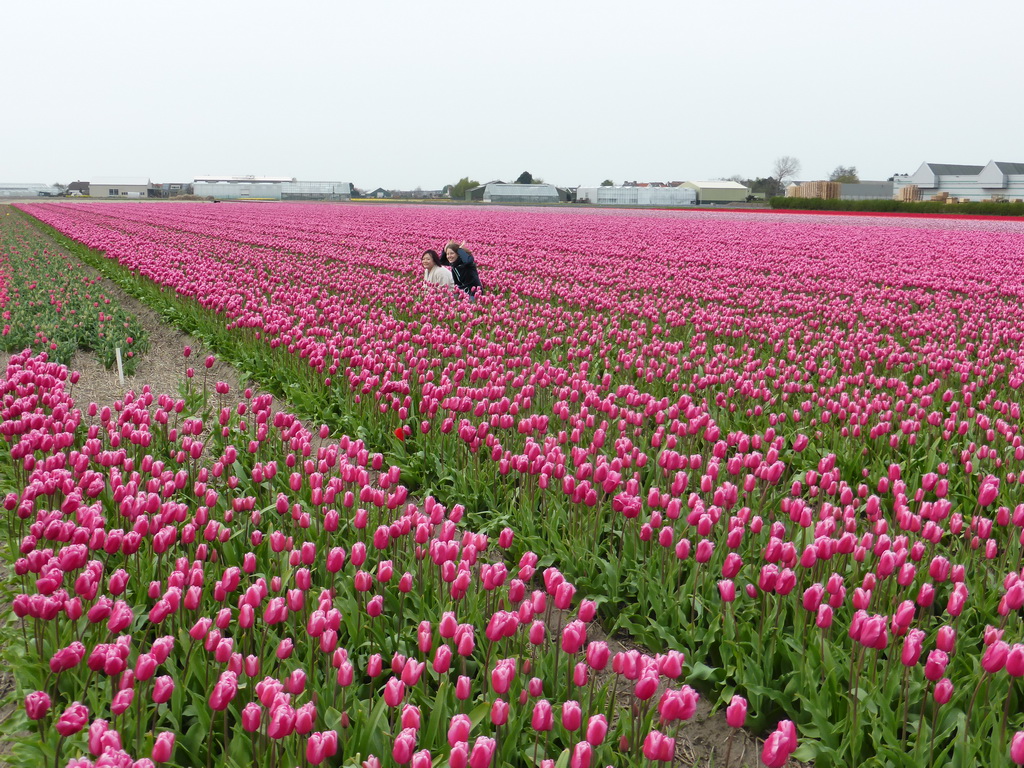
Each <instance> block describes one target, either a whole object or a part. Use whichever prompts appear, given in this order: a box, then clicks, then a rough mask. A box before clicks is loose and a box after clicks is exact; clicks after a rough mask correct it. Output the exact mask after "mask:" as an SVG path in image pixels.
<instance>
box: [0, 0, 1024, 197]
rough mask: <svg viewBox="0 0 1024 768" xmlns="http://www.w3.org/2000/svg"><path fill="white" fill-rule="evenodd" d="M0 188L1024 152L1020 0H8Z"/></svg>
mask: <svg viewBox="0 0 1024 768" xmlns="http://www.w3.org/2000/svg"><path fill="white" fill-rule="evenodd" d="M0 24H2V26H3V28H4V35H3V38H4V44H3V47H2V49H0V61H2V62H3V71H4V75H3V78H2V86H0V100H2V102H0V103H2V104H3V108H2V116H0V181H6V182H42V183H52V182H63V183H68V182H70V181H74V180H76V179H81V180H84V181H88V180H89V179H90V177H101V176H117V175H125V176H148V177H149V178H150V179H151V180H152V181H154V182H168V181H191V180H192V178H194V177H195V176H202V175H219V174H228V175H245V174H254V175H257V176H274V175H281V176H289V177H297V178H299V179H302V180H331V181H351V182H353V183H354V184H356V185H357V186H359V187H361V188H365V189H373V188H375V187H377V186H383V187H386V188H403V189H411V188H414V187H416V186H419V187H422V188H424V189H436V188H440V187H442V186H443V185H445V184H448V183H454V182H455V181H457V180H458V179H459V178H461V177H463V176H467V175H468V176H470V177H471V178H473V179H475V180H477V181H481V182H483V181H489V180H491V179H496V178H500V179H503V180H505V181H513V180H514V179H515V178H516V177H517V176H518V175H519V173H520V172H522V171H523V170H528V171H530V172H531V173H532V174H533V175H534V176H536V177H542V178H543V179H544V180H545V181H549V182H553V183H555V184H559V185H572V186H574V185H577V184H597V183H599V182H600V181H601V180H602V179H605V178H611V179H613V180H614V181H615V182H616V183H621V182H622V181H623V180H627V179H628V180H637V181H668V180H687V179H689V180H697V179H709V178H718V177H724V176H729V175H732V174H734V173H738V174H742V175H744V176H749V177H751V178H753V177H756V176H767V175H769V174H770V173H771V171H772V164H773V162H774V160H775V158H777V157H778V156H780V155H787V154H788V155H793V156H795V157H797V158H798V159H799V160H800V161H801V164H802V170H801V173H800V174H798V178H804V179H811V178H823V177H825V176H827V174H828V173H829V171H831V170H832V169H833V168H834V167H835V166H836V165H839V164H843V165H855V166H856V167H857V169H858V171H859V172H860V177H861V178H862V179H884V178H886V177H888V176H890V175H892V174H893V173H896V172H906V173H912V172H913V171H914V170H915V169H916V168H917V167H918V166H919V165H920V164H921V162H923V161H926V160H927V161H929V162H950V163H970V164H977V165H984V164H985V163H987V162H988V161H989V160H1002V161H1013V162H1024V142H1021V141H1020V137H1021V135H1022V133H1021V130H1022V126H1024V120H1022V118H1024V98H1022V96H1024V85H1022V78H1021V75H1022V67H1024V59H1022V54H1021V52H1020V47H1019V45H1018V44H1016V43H1015V42H1014V40H1016V36H1017V33H1018V32H1019V30H1020V29H1021V27H1022V26H1024V3H1021V2H1020V1H1019V0H999V1H992V2H985V1H984V0H980V2H979V1H978V0H975V2H968V1H967V0H930V1H927V2H921V1H918V0H885V1H879V0H859V1H858V2H839V1H837V0H815V1H814V2H803V1H798V0H758V2H748V0H730V1H729V2H720V1H719V0H703V1H702V2H692V1H691V0H664V1H661V0H658V1H652V2H634V1H633V0H620V1H618V2H605V1H604V0H590V2H585V3H584V2H558V1H557V0H539V1H537V0H517V2H512V3H504V2H480V0H477V1H476V2H450V1H448V0H433V1H431V2H426V1H425V0H420V1H419V2H412V1H406V0H393V1H391V2H389V1H388V0H369V1H368V2H367V1H363V2H349V1H348V0H336V1H335V2H302V0H297V1H293V2H282V1H281V0H273V1H272V2H270V1H265V0H245V1H244V2H237V1H236V0H203V1H202V2H196V1H195V0H175V1H174V2H156V1H154V0H130V1H129V2H121V1H104V0H94V1H93V2H82V0H74V1H73V2H68V1H67V0H50V1H48V2H4V3H3V8H2V14H0Z"/></svg>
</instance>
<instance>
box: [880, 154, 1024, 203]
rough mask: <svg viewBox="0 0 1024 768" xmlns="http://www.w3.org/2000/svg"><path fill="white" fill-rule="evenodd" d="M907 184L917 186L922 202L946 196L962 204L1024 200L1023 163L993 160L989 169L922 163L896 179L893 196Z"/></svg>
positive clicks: (897, 194)
mask: <svg viewBox="0 0 1024 768" xmlns="http://www.w3.org/2000/svg"><path fill="white" fill-rule="evenodd" d="M908 184H915V185H917V187H918V188H919V189H920V191H921V199H922V200H929V199H930V198H932V197H934V196H936V195H942V194H943V193H945V194H946V195H947V196H949V197H956V198H959V199H961V200H974V201H979V200H991V199H992V198H1006V199H1008V200H1018V199H1024V163H1006V162H997V161H995V160H992V161H990V162H989V163H988V165H954V164H950V163H921V167H920V168H918V169H917V170H916V171H915V172H914V173H912V174H910V175H909V176H897V177H896V179H895V185H894V187H895V188H894V191H893V194H894V196H896V197H898V196H899V191H900V189H902V188H903V187H905V186H907V185H908Z"/></svg>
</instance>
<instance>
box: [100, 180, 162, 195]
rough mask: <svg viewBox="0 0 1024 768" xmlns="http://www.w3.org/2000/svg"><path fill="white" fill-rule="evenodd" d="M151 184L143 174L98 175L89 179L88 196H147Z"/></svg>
mask: <svg viewBox="0 0 1024 768" xmlns="http://www.w3.org/2000/svg"><path fill="white" fill-rule="evenodd" d="M151 186H152V185H151V184H150V181H149V179H148V178H146V177H145V176H99V177H97V178H93V179H90V180H89V196H90V197H119V198H139V197H149V189H150V187H151Z"/></svg>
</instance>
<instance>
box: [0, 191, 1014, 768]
mask: <svg viewBox="0 0 1024 768" xmlns="http://www.w3.org/2000/svg"><path fill="white" fill-rule="evenodd" d="M18 208H19V209H20V210H21V211H22V212H23V214H28V215H30V216H31V217H33V218H34V219H35V220H37V221H38V222H40V223H41V226H42V228H43V232H44V233H45V234H46V235H47V236H50V237H53V238H54V240H55V241H56V242H58V243H61V244H65V245H66V246H67V247H68V248H69V249H70V250H71V251H72V252H74V253H77V254H78V255H79V256H80V257H81V258H82V260H83V261H85V262H86V263H87V264H90V265H91V266H92V267H93V268H95V269H98V270H100V271H101V272H102V273H103V274H105V275H107V276H108V277H109V278H111V279H113V280H114V281H115V282H117V283H119V284H120V285H121V286H122V287H123V288H124V289H125V290H127V291H128V292H129V293H132V294H134V295H135V296H137V297H138V298H139V299H140V300H141V301H143V302H145V303H148V304H150V305H151V306H153V307H154V309H156V310H157V311H159V312H161V314H162V315H163V316H164V317H166V318H168V320H169V321H170V322H173V323H175V324H176V325H179V326H180V327H183V328H185V329H186V330H188V331H189V332H193V333H195V334H197V335H198V336H200V337H202V338H204V339H205V340H206V341H208V343H209V344H210V345H211V346H212V347H213V348H214V349H215V350H216V351H217V355H218V356H219V357H221V358H224V359H226V360H229V361H231V362H232V363H234V364H235V365H236V366H237V367H239V368H240V369H241V370H242V371H243V372H244V373H246V374H249V375H251V376H252V378H253V379H254V380H255V381H257V382H259V384H260V385H261V386H262V387H264V388H266V389H267V391H269V392H273V394H274V395H276V396H278V397H279V398H284V400H285V401H286V402H287V404H288V405H287V407H286V410H284V411H282V410H279V409H277V406H276V404H274V405H272V404H271V400H270V398H269V396H265V395H260V394H254V393H252V392H251V391H248V390H247V391H246V392H239V391H236V390H235V389H232V388H230V387H228V386H227V385H226V384H224V385H223V386H222V383H219V382H215V381H212V380H208V377H206V376H204V371H205V370H206V365H207V363H208V362H209V364H211V365H212V360H206V359H197V358H195V357H183V358H182V367H183V369H184V368H188V369H189V372H188V373H187V374H186V376H185V378H184V382H183V385H182V389H181V391H180V392H177V393H155V392H137V393H134V394H133V395H131V396H126V397H125V398H123V399H122V400H119V401H117V402H116V403H97V404H88V403H75V401H74V394H73V389H72V387H71V386H70V381H71V378H72V376H73V375H74V374H73V372H72V371H70V370H69V369H68V368H67V363H68V362H69V360H68V359H65V358H63V357H62V355H64V354H65V353H66V352H67V349H65V347H63V346H61V345H60V344H56V342H53V344H54V346H53V348H50V347H49V346H48V345H47V344H36V343H35V341H33V343H32V344H29V345H28V346H29V349H27V350H26V351H24V352H22V351H21V350H19V349H14V348H13V347H12V346H11V345H8V349H9V351H10V352H12V353H14V356H13V357H12V359H11V363H10V364H9V366H8V369H7V376H6V380H5V383H4V385H3V386H4V389H3V408H4V410H3V411H2V413H0V419H2V420H0V435H2V436H3V438H4V440H5V443H6V447H5V448H4V450H3V454H4V455H3V457H2V458H0V464H2V465H3V467H4V475H3V476H4V477H5V479H6V480H5V486H4V487H5V493H6V499H5V507H6V510H7V520H6V534H7V540H6V544H7V546H6V547H5V554H6V555H7V556H8V559H9V562H10V570H11V573H12V574H13V576H12V577H11V585H12V589H13V595H12V600H13V614H14V616H15V617H16V618H17V619H19V620H20V626H17V625H15V624H13V623H12V630H11V636H10V638H9V639H8V653H9V654H13V655H15V656H16V658H17V663H18V665H19V669H18V672H17V674H16V679H17V684H18V695H19V697H21V698H19V702H23V705H22V706H20V708H19V714H18V718H20V721H19V723H20V724H19V727H22V728H24V729H26V731H27V732H28V733H29V734H30V736H27V737H21V739H20V742H19V745H18V749H20V750H21V751H20V755H21V758H20V759H22V760H24V761H25V762H31V761H32V760H38V759H44V760H46V761H47V762H50V763H53V762H56V763H57V764H61V763H60V761H61V760H64V761H65V762H66V761H68V760H71V761H72V762H71V763H67V764H75V765H86V764H89V763H75V762H74V760H78V759H81V760H86V759H88V760H92V761H100V760H102V759H104V757H103V755H104V754H105V752H106V753H109V754H110V755H117V756H118V757H117V759H120V760H122V762H123V761H124V760H125V759H127V760H128V762H126V763H124V764H126V765H131V764H132V762H131V761H132V760H138V759H143V758H149V759H152V760H154V761H155V762H165V763H168V764H172V765H181V766H187V765H202V764H207V763H208V762H209V761H210V760H211V759H214V760H219V761H221V762H222V763H225V764H228V765H239V766H242V765H251V764H254V763H256V764H261V765H296V764H300V763H303V762H305V763H308V764H311V765H319V764H330V765H358V764H360V763H362V764H364V765H368V766H371V768H376V766H377V765H385V764H392V763H393V764H397V765H405V764H412V765H413V766H415V768H427V766H428V765H444V764H449V765H451V766H452V768H460V766H465V765H471V766H472V767H473V768H487V766H490V765H495V766H497V765H501V764H509V765H516V766H519V765H524V766H527V765H545V766H555V765H557V766H558V768H563V766H568V765H571V766H572V767H573V768H580V767H582V768H589V766H590V765H595V766H596V765H616V766H633V765H635V766H640V765H644V764H647V763H649V762H663V763H666V764H669V763H671V762H673V761H675V762H680V763H681V762H683V761H684V760H685V759H686V755H685V754H683V753H681V751H680V749H679V746H680V744H681V739H682V737H681V736H680V733H685V728H686V723H687V721H688V720H690V719H691V718H692V717H693V715H694V713H695V712H696V711H697V705H698V701H704V702H709V703H710V704H711V705H712V707H713V708H715V709H721V710H724V711H725V712H726V713H727V719H728V725H729V727H730V728H734V729H735V730H736V732H737V734H741V735H737V736H736V737H735V738H736V740H737V744H739V743H740V741H741V740H742V739H744V738H746V737H745V736H743V735H742V734H745V733H751V734H754V735H755V736H757V737H759V742H758V745H757V754H756V755H753V754H751V753H750V752H749V751H748V750H741V749H740V748H739V746H736V748H735V750H734V749H733V747H734V744H733V737H732V736H731V735H728V734H727V735H725V736H723V738H722V741H721V743H720V744H719V745H718V748H717V749H716V751H715V754H714V757H713V764H714V765H731V764H736V765H739V764H740V762H739V761H740V760H741V759H742V760H743V761H744V762H743V764H755V763H751V762H750V761H751V760H753V759H755V757H756V759H759V760H760V761H761V762H762V763H763V764H765V765H769V766H772V765H774V766H782V765H786V764H787V761H789V760H800V761H807V762H813V763H814V764H815V765H821V766H832V765H866V764H872V765H893V766H903V765H907V766H911V765H914V766H918V765H946V764H948V763H950V762H953V763H955V764H959V765H974V764H986V765H999V764H1006V762H1007V760H1008V759H1013V760H1017V759H1018V758H1020V760H1021V761H1024V733H1021V730H1022V729H1024V717H1022V716H1021V714H1020V710H1021V703H1022V694H1024V689H1022V687H1021V682H1020V678H1021V676H1024V638H1022V635H1024V632H1022V627H1021V620H1020V612H1021V608H1022V607H1024V583H1022V581H1021V578H1022V571H1021V568H1022V562H1021V559H1022V558H1021V554H1022V546H1024V545H1022V537H1024V488H1022V480H1024V474H1022V473H1024V445H1022V438H1021V435H1020V426H1021V385H1022V384H1024V322H1022V321H1024V310H1022V300H1024V224H1020V223H1016V222H1004V221H998V222H984V221H975V220H972V221H964V220H945V219H943V220H939V219H935V220H919V219H884V218H872V217H856V218H854V217H840V216H836V217H832V216H813V217H811V216H797V215H788V216H773V215H768V214H766V215H759V214H749V213H745V214H728V213H714V214H709V213H700V212H661V211H602V210H593V209H583V210H578V209H576V210H569V211H566V210H551V209H529V208H486V207H458V208H448V207H432V206H412V205H410V206H402V205H389V206H387V207H377V206H368V205H336V206H335V205H330V206H327V205H281V204H245V205H242V204H238V205H230V204H221V205H209V204H191V203H169V204H152V205H145V206H142V205H135V206H130V205H118V204H96V203H89V204H74V203H60V204H38V205H20V206H18ZM23 214H22V213H16V214H14V215H16V216H19V217H21V216H22V215H23ZM448 240H455V241H460V242H461V241H463V240H465V241H466V246H465V247H466V248H467V249H469V250H470V251H472V253H473V255H474V258H475V260H476V264H477V267H478V269H479V273H480V277H481V280H482V283H483V292H482V294H481V295H480V296H479V297H478V298H477V300H476V301H470V300H469V297H467V296H466V295H464V294H463V293H462V292H460V291H457V290H453V289H450V288H446V287H445V286H437V285H429V284H425V283H424V279H423V268H422V265H421V254H422V253H423V251H424V250H425V249H428V248H432V249H435V250H437V251H438V252H441V251H442V250H443V245H444V243H445V242H446V241H448ZM34 247H35V246H26V245H25V244H24V243H22V244H20V245H17V246H16V247H12V248H8V249H7V250H6V251H5V253H4V260H3V262H2V263H0V272H2V278H3V280H4V286H3V287H4V291H3V293H0V301H2V302H4V306H5V307H8V306H9V305H10V306H11V307H13V306H14V305H13V304H12V303H11V302H12V301H15V300H16V301H17V311H19V312H23V311H25V310H24V307H28V306H30V305H31V302H34V301H36V300H37V298H38V297H36V296H35V295H34V294H30V291H33V290H36V289H37V287H38V286H37V285H34V286H33V287H32V288H31V289H30V288H28V287H26V286H25V285H22V284H21V283H24V282H25V281H24V279H23V278H20V277H18V276H19V275H22V274H25V273H24V272H23V271H19V270H20V269H21V267H18V266H17V265H18V264H20V263H21V262H20V261H18V259H23V257H24V254H25V252H26V251H27V250H31V249H32V248H34ZM41 247H42V246H40V248H41ZM15 251H17V253H15ZM33 259H34V261H33V263H34V264H36V265H39V264H42V265H43V266H42V267H40V269H41V270H42V271H43V272H47V270H49V272H52V271H53V270H52V269H51V268H49V267H47V266H46V265H47V264H49V263H50V262H49V261H46V260H44V259H42V254H41V252H40V253H39V254H38V258H36V257H33ZM16 267H17V268H16ZM36 282H37V283H38V282H39V281H38V280H37V281H36ZM46 285H47V286H48V287H47V295H46V297H45V299H46V301H51V300H52V301H60V300H61V288H60V283H59V281H58V282H56V283H46ZM10 311H14V310H13V309H12V310H10ZM101 320H102V318H101ZM5 322H7V318H6V317H5ZM62 322H63V321H62ZM124 322H125V323H127V322H128V321H127V320H125V321H124ZM58 324H59V323H58ZM55 332H56V331H54V332H53V333H55ZM6 335H8V333H7V332H5V336H6ZM51 335H52V333H51ZM119 338H120V337H119ZM133 338H134V337H133ZM30 341H31V339H30ZM36 341H38V339H36ZM47 341H49V339H47ZM68 343H69V344H70V343H71V342H68ZM113 343H114V342H112V341H111V339H110V338H109V337H104V340H103V343H102V345H100V346H102V348H103V349H105V350H110V349H111V348H112V344H113ZM116 343H118V344H120V341H117V342H116ZM133 343H134V342H133ZM69 349H70V348H69ZM133 364H134V365H135V366H137V368H138V369H139V370H140V371H144V369H145V365H146V362H145V354H144V353H143V352H142V350H141V347H140V355H139V356H138V357H137V359H135V358H133ZM296 414H297V415H296ZM16 626H17V628H16V629H15V627H16ZM741 728H745V729H746V730H745V731H742V732H741V731H740V729H741ZM15 754H16V755H17V754H19V752H18V750H17V749H16V751H15ZM120 755H124V756H125V757H123V758H122V757H120ZM110 759H111V760H113V759H114V758H113V757H111V758H110ZM545 761H550V762H545ZM96 764H97V765H99V764H121V763H113V762H111V763H100V762H96ZM684 764H685V763H684Z"/></svg>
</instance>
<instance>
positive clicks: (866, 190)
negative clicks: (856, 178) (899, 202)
mask: <svg viewBox="0 0 1024 768" xmlns="http://www.w3.org/2000/svg"><path fill="white" fill-rule="evenodd" d="M892 191H893V183H892V182H891V181H860V182H857V183H856V184H840V185H839V199H840V200H892Z"/></svg>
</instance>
